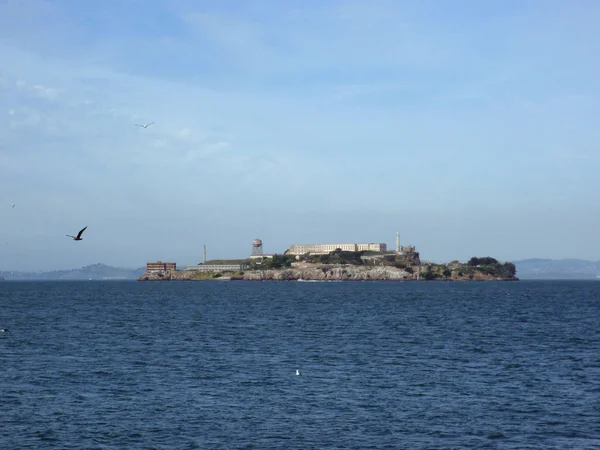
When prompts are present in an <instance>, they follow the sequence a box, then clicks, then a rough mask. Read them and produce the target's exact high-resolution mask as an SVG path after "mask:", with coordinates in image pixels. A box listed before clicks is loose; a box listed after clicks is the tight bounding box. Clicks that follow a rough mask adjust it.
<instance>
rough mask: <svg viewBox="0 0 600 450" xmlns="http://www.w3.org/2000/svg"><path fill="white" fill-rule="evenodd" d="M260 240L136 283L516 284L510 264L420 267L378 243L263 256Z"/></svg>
mask: <svg viewBox="0 0 600 450" xmlns="http://www.w3.org/2000/svg"><path fill="white" fill-rule="evenodd" d="M262 245H263V243H262V240H261V239H254V241H253V243H252V252H251V254H250V256H249V257H247V258H245V259H231V260H208V261H207V260H206V246H204V260H203V262H202V263H200V264H196V265H191V266H187V267H185V268H184V269H177V266H176V263H174V262H163V261H156V262H149V263H147V264H146V272H145V273H144V274H143V275H142V276H141V277H140V278H139V279H138V280H139V281H157V280H254V281H266V280H281V281H383V280H397V281H413V280H414V281H417V280H419V281H420V280H424V281H430V280H447V281H459V280H464V281H469V280H470V281H484V280H497V281H516V280H518V278H517V277H516V267H515V265H514V264H513V263H512V262H500V261H498V260H496V259H495V258H492V257H490V256H486V257H472V258H471V259H469V261H467V262H466V263H462V262H459V261H451V262H449V263H446V264H439V263H433V262H427V261H421V259H420V256H419V252H417V251H416V249H415V247H413V246H400V237H399V235H398V234H396V249H395V251H388V250H387V246H386V244H384V243H369V244H294V245H292V246H290V248H289V249H287V250H286V251H285V252H284V253H283V254H265V253H263V247H262Z"/></svg>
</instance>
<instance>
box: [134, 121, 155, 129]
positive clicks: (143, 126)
mask: <svg viewBox="0 0 600 450" xmlns="http://www.w3.org/2000/svg"><path fill="white" fill-rule="evenodd" d="M153 123H154V122H150V123H147V124H146V125H140V124H138V123H136V124H135V126H136V127H142V128H148V127H149V126H150V125H152V124H153Z"/></svg>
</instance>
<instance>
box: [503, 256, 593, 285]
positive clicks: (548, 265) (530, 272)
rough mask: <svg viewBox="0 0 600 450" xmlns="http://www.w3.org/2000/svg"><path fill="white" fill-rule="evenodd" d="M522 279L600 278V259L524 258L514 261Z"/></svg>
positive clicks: (518, 274)
mask: <svg viewBox="0 0 600 450" xmlns="http://www.w3.org/2000/svg"><path fill="white" fill-rule="evenodd" d="M513 263H514V265H515V266H516V268H517V277H519V279H521V280H527V279H530V280H532V279H538V280H560V279H562V280H593V279H600V261H587V260H584V259H541V258H532V259H523V260H521V261H513Z"/></svg>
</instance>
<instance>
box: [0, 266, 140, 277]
mask: <svg viewBox="0 0 600 450" xmlns="http://www.w3.org/2000/svg"><path fill="white" fill-rule="evenodd" d="M145 271H146V268H139V269H123V268H120V267H112V266H107V265H106V264H92V265H89V266H85V267H82V268H80V269H72V270H53V271H49V272H16V271H4V272H2V271H0V279H2V278H4V279H5V280H89V279H92V280H137V279H138V278H139V277H140V276H141V275H142V274H143V273H144V272H145Z"/></svg>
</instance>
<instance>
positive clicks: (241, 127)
mask: <svg viewBox="0 0 600 450" xmlns="http://www.w3.org/2000/svg"><path fill="white" fill-rule="evenodd" d="M598 23H600V3H599V2H597V1H595V0H579V1H577V0H575V1H572V2H565V1H555V0H519V1H517V0H508V1H507V0H488V1H485V2H481V1H479V0H452V1H439V0H438V1H431V0H419V1H417V0H415V1H401V0H389V1H386V0H369V1H366V0H364V1H353V0H347V1H342V0H319V1H317V0H288V1H285V2H284V1H279V0H255V1H252V2H249V1H245V0H222V1H219V2H215V1H204V0H169V1H162V0H144V1H143V2H142V1H141V0H140V1H138V0H104V1H102V2H87V1H85V2H84V1H80V0H0V61H2V64H0V117H1V120H0V270H36V271H37V270H55V269H72V268H78V267H81V266H84V265H88V264H95V263H99V262H100V263H104V264H109V265H114V266H118V267H131V268H136V267H142V266H144V265H145V263H146V262H148V261H155V260H163V261H175V262H177V264H178V266H179V267H181V266H185V265H187V264H195V263H198V262H200V261H201V260H202V252H203V250H202V249H203V245H205V244H206V247H207V256H208V258H209V259H217V258H244V257H246V256H248V255H249V254H250V252H251V249H252V240H253V239H254V238H260V239H262V240H263V246H264V251H265V252H268V253H283V252H284V251H285V250H286V249H287V248H289V246H290V245H291V244H309V243H314V244H318V243H323V244H325V243H352V242H356V243H363V242H385V243H387V244H388V247H389V248H392V249H393V248H394V246H395V238H396V232H399V233H400V237H401V243H402V244H403V245H414V246H416V249H417V251H419V252H420V256H421V259H422V260H427V261H436V262H448V261H451V260H454V259H458V260H461V261H466V260H468V259H469V258H470V257H472V256H493V257H495V258H497V259H500V260H502V261H512V260H519V259H525V258H533V257H540V258H554V259H559V258H582V259H592V260H598V259H600V237H599V236H600V235H599V234H598V233H599V231H598V230H600V202H599V200H598V199H599V198H600V194H599V193H600V176H599V175H598V174H599V173H600V145H599V144H600V127H599V126H598V123H599V121H598V119H599V112H600V107H599V106H598V105H599V102H598V100H599V96H600V89H599V88H600V76H599V75H600V70H599V69H600V59H599V58H598V54H600V34H599V31H598V27H597V25H598ZM150 122H154V123H153V124H152V125H150V126H148V127H147V128H142V127H138V126H136V124H147V123H150ZM12 204H15V207H14V208H13V207H12ZM84 226H88V229H87V230H86V231H85V233H84V235H83V241H78V242H75V241H73V240H71V239H70V238H68V237H66V236H65V235H66V234H76V233H77V232H78V231H79V230H80V229H81V228H83V227H84Z"/></svg>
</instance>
